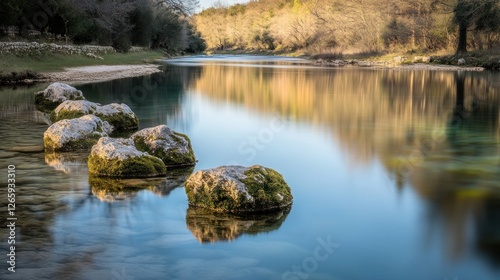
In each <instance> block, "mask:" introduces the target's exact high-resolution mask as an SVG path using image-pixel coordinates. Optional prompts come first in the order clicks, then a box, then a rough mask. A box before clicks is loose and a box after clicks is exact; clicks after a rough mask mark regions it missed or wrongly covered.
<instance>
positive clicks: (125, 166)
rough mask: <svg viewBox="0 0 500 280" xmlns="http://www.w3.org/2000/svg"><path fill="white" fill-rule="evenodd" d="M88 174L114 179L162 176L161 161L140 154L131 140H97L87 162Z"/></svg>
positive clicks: (164, 170) (162, 166)
mask: <svg viewBox="0 0 500 280" xmlns="http://www.w3.org/2000/svg"><path fill="white" fill-rule="evenodd" d="M88 166H89V172H90V173H91V174H93V175H96V176H102V177H114V178H146V177H157V176H164V175H165V174H166V166H165V164H164V163H163V161H162V160H161V159H159V158H157V157H154V156H151V155H149V154H148V153H144V152H140V151H139V150H137V149H136V148H135V146H134V142H133V141H132V140H131V139H123V138H109V137H103V138H101V139H99V141H98V142H97V144H96V145H94V146H93V147H92V151H91V153H90V156H89V160H88Z"/></svg>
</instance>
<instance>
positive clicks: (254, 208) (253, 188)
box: [185, 165, 293, 213]
mask: <svg viewBox="0 0 500 280" xmlns="http://www.w3.org/2000/svg"><path fill="white" fill-rule="evenodd" d="M185 190H186V194H187V196H188V200H189V205H191V206H194V207H201V208H207V209H210V210H212V211H216V212H233V213H248V212H268V211H275V210H278V209H282V208H285V207H288V206H290V205H291V204H292V201H293V196H292V194H291V191H290V187H289V186H288V185H287V183H286V182H285V180H284V179H283V176H282V175H281V174H279V173H278V172H276V171H275V170H273V169H271V168H267V167H263V166H260V165H254V166H251V167H243V166H222V167H218V168H214V169H209V170H201V171H198V172H196V173H194V174H192V175H191V176H190V177H189V178H188V180H187V181H186V184H185Z"/></svg>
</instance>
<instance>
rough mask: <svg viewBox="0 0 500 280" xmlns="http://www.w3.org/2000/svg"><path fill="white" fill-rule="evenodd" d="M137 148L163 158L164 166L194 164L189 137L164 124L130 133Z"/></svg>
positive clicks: (194, 159)
mask: <svg viewBox="0 0 500 280" xmlns="http://www.w3.org/2000/svg"><path fill="white" fill-rule="evenodd" d="M131 138H132V139H133V140H134V142H135V145H136V147H137V149H139V150H141V151H143V152H148V153H150V154H152V155H154V156H157V157H159V158H161V160H163V162H164V163H165V165H166V166H169V167H176V166H192V165H195V164H196V158H195V156H194V152H193V148H192V147H191V141H190V140H189V138H188V137H187V136H186V135H184V134H182V133H178V132H175V131H173V130H172V129H170V128H169V127H167V126H166V125H160V126H157V127H152V128H146V129H143V130H141V131H138V132H136V133H134V134H132V136H131Z"/></svg>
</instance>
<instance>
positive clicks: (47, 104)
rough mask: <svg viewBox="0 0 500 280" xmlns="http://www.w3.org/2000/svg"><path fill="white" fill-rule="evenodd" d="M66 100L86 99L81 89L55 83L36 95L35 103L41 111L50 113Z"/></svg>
mask: <svg viewBox="0 0 500 280" xmlns="http://www.w3.org/2000/svg"><path fill="white" fill-rule="evenodd" d="M66 100H85V97H83V94H82V92H81V91H79V90H77V89H76V88H74V87H72V86H70V85H67V84H63V83H53V84H51V85H49V86H48V87H47V88H46V89H45V90H44V91H40V92H38V93H36V95H35V105H36V108H37V109H38V110H39V111H42V112H46V113H50V112H52V110H54V109H55V108H56V107H57V106H59V105H60V104H61V103H63V102H64V101H66Z"/></svg>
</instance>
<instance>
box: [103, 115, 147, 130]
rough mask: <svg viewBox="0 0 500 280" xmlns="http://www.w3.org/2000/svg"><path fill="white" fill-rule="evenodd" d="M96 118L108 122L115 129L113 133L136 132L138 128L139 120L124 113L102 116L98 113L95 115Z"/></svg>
mask: <svg viewBox="0 0 500 280" xmlns="http://www.w3.org/2000/svg"><path fill="white" fill-rule="evenodd" d="M95 115H96V116H98V117H100V118H101V119H103V120H105V121H107V122H109V123H110V124H111V125H112V126H114V127H115V131H118V132H120V131H131V130H137V129H138V128H139V119H138V118H137V116H135V115H134V116H130V115H128V114H124V113H121V112H120V113H117V114H112V115H104V114H100V113H95Z"/></svg>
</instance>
